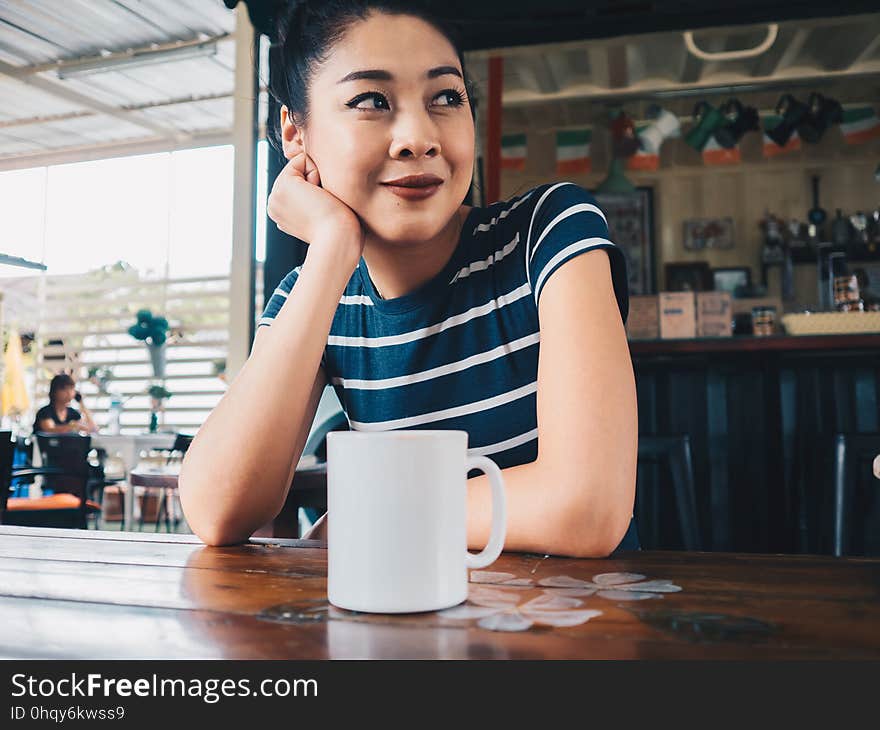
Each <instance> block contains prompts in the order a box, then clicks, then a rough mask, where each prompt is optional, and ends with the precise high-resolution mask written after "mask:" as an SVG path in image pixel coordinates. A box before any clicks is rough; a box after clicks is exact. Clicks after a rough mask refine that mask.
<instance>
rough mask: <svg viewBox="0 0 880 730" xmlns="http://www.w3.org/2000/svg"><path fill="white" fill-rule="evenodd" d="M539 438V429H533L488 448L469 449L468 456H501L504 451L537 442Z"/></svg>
mask: <svg viewBox="0 0 880 730" xmlns="http://www.w3.org/2000/svg"><path fill="white" fill-rule="evenodd" d="M537 438H538V429H537V428H533V429H532V430H531V431H526V433H521V434H520V435H519V436H514V437H513V438H509V439H507V440H506V441H499V442H498V443H497V444H489V445H488V446H478V447H477V448H475V449H468V456H491V455H492V454H500V453H501V452H502V451H507V450H508V449H513V448H515V447H517V446H522V445H523V444H527V443H529V441H535V440H536V439H537Z"/></svg>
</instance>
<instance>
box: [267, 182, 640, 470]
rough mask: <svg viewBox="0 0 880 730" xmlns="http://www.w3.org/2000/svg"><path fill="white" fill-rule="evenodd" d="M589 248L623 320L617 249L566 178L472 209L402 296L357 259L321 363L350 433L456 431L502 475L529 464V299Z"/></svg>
mask: <svg viewBox="0 0 880 730" xmlns="http://www.w3.org/2000/svg"><path fill="white" fill-rule="evenodd" d="M597 248H602V249H605V250H606V251H607V252H608V254H609V257H610V259H611V274H612V280H613V284H614V292H615V295H616V297H617V302H618V305H619V307H620V312H621V316H622V317H623V319H624V320H625V319H626V314H627V306H628V303H627V276H626V264H625V259H624V256H623V253H622V252H621V250H620V249H619V248H617V247H616V246H615V245H614V244H613V243H612V242H611V241H610V240H609V234H608V227H607V225H606V221H605V216H604V215H603V213H602V211H601V210H600V209H599V208H598V206H597V205H596V202H595V200H594V199H593V197H592V196H591V195H590V194H589V193H588V192H587V191H585V190H584V189H583V188H580V187H578V186H577V185H574V184H572V183H557V184H548V185H541V186H539V187H537V188H534V189H533V190H531V191H529V192H528V193H525V194H524V195H521V196H519V197H515V198H513V199H511V200H509V201H507V202H500V203H495V204H494V205H491V206H489V207H486V208H477V207H475V208H472V209H471V210H470V212H469V213H468V216H467V219H466V221H465V224H464V226H463V227H462V231H461V236H460V240H459V243H458V246H457V248H456V250H455V252H454V253H453V255H452V257H451V258H450V260H449V262H448V263H447V265H446V266H445V268H444V269H443V270H442V271H441V272H440V273H439V274H437V276H435V277H434V278H433V279H432V280H431V281H429V282H428V283H426V284H425V285H424V286H422V287H420V288H419V289H418V290H416V291H414V292H412V293H410V294H407V295H405V296H402V297H398V298H396V299H388V300H385V299H382V298H381V297H380V296H379V295H378V293H377V291H376V288H375V287H374V286H373V283H372V281H371V280H370V276H369V272H368V270H367V266H366V263H365V262H364V260H363V259H361V261H360V264H359V266H358V268H357V269H356V270H355V272H354V274H353V275H352V277H351V279H350V280H349V282H348V285H347V286H346V289H345V292H344V295H343V296H342V298H341V300H340V302H339V306H338V307H337V309H336V314H335V316H334V318H333V323H332V325H331V329H330V334H329V337H328V339H327V346H326V348H325V351H324V357H323V360H322V366H323V367H324V369H325V373H326V376H327V380H328V382H329V383H330V384H332V386H333V387H334V388H335V390H336V394H337V395H338V397H339V401H340V403H341V404H342V407H343V409H344V410H345V414H346V416H347V417H348V421H349V425H350V427H351V428H352V429H354V430H359V431H386V430H390V429H410V428H420V429H457V430H463V431H467V433H468V446H469V453H471V454H473V455H485V456H489V457H491V458H492V459H493V460H494V461H495V462H496V463H497V464H498V465H499V466H500V467H501V468H502V469H505V468H508V467H511V466H516V465H519V464H524V463H528V462H531V461H534V460H535V459H536V458H537V455H538V423H537V414H536V401H537V388H538V352H539V349H540V326H539V322H538V301H539V299H540V297H541V292H542V291H543V289H544V287H545V286H546V284H547V281H548V279H549V278H550V277H551V276H552V275H553V274H554V272H556V271H557V270H558V269H559V267H560V266H562V264H564V263H565V262H566V261H568V260H569V259H571V258H573V257H575V256H577V255H579V254H581V253H584V252H585V251H591V250H593V249H597ZM298 275H299V269H294V270H293V271H291V272H290V273H289V274H288V275H287V276H286V277H285V278H284V279H283V281H282V282H281V284H280V285H279V286H278V288H277V289H276V290H275V292H274V294H273V295H272V297H271V298H270V300H269V303H268V305H267V306H266V310H265V312H264V313H263V316H262V317H261V319H260V320H259V324H260V325H268V324H270V323H271V322H272V320H273V319H274V318H275V316H276V315H277V314H278V312H279V310H280V309H281V307H282V305H283V304H284V302H285V300H286V298H287V295H288V294H289V293H290V290H291V289H292V288H293V287H294V286H295V285H296V279H297V276H298Z"/></svg>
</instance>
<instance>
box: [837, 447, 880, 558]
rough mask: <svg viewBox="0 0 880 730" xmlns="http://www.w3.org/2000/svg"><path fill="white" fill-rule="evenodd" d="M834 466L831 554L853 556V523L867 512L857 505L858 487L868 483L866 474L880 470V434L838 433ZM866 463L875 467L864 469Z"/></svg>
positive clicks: (854, 551)
mask: <svg viewBox="0 0 880 730" xmlns="http://www.w3.org/2000/svg"><path fill="white" fill-rule="evenodd" d="M833 452H834V457H833V466H832V479H833V481H832V494H831V500H832V505H831V554H832V555H834V556H835V557H841V556H843V555H852V554H855V553H856V552H859V551H856V550H855V548H854V545H853V538H854V529H853V523H854V522H855V516H856V514H857V513H859V514H862V513H863V512H864V511H863V510H861V509H859V508H858V505H857V500H856V496H857V488H858V487H860V486H862V485H863V484H865V483H870V482H869V481H867V480H865V479H864V477H865V476H866V475H870V474H871V473H872V469H873V471H874V476H877V471H878V470H880V464H878V460H880V456H878V455H880V433H838V434H835V435H834V436H833ZM866 464H873V466H872V467H869V468H868V469H863V468H861V467H863V466H864V465H866Z"/></svg>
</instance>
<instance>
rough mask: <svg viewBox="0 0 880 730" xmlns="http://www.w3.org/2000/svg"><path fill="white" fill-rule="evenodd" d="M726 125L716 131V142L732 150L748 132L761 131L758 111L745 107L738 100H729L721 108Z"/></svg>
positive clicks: (751, 107)
mask: <svg viewBox="0 0 880 730" xmlns="http://www.w3.org/2000/svg"><path fill="white" fill-rule="evenodd" d="M721 114H722V115H723V116H724V125H723V126H721V127H719V128H718V129H716V130H715V141H716V142H718V144H720V145H721V146H722V147H725V148H727V149H730V148H731V147H736V143H737V142H739V141H740V139H742V136H743V135H744V134H745V133H746V132H751V131H754V130H756V129H759V125H760V118H759V116H758V110H757V109H755V107H753V106H743V105H742V104H741V103H740V102H739V100H738V99H729V100H728V101H727V102H726V103H725V104H724V106H722V107H721Z"/></svg>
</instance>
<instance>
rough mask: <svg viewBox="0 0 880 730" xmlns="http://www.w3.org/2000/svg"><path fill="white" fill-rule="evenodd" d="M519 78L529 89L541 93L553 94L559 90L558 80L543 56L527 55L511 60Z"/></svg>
mask: <svg viewBox="0 0 880 730" xmlns="http://www.w3.org/2000/svg"><path fill="white" fill-rule="evenodd" d="M512 65H513V66H514V68H515V69H516V73H517V75H518V76H519V78H520V80H521V81H522V82H523V83H524V84H525V85H526V86H527V87H529V88H530V89H536V90H537V91H540V92H541V93H542V94H554V93H556V92H557V91H559V88H560V86H559V82H558V81H557V80H556V76H555V75H554V73H553V69H552V68H551V67H550V64H549V63H548V62H547V58H546V57H545V56H527V57H524V58H517V59H516V60H514V61H512Z"/></svg>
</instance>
